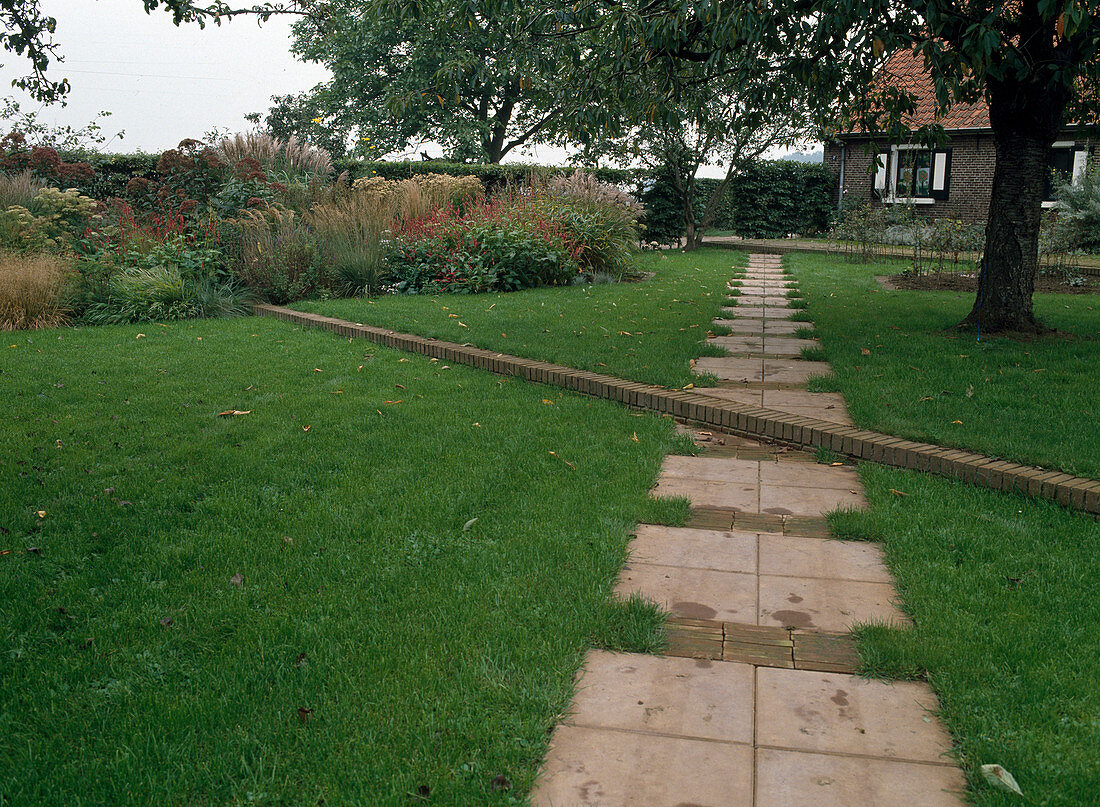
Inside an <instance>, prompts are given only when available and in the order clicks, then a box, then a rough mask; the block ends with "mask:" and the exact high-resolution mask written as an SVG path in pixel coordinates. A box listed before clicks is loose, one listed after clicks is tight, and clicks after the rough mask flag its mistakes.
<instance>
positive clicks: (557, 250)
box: [385, 201, 578, 294]
mask: <svg viewBox="0 0 1100 807" xmlns="http://www.w3.org/2000/svg"><path fill="white" fill-rule="evenodd" d="M395 230H396V233H395V235H396V237H395V238H394V240H393V241H392V242H391V243H390V246H389V249H388V251H387V253H386V258H385V269H386V274H387V278H388V280H389V284H390V287H391V289H392V290H393V291H396V292H398V293H403V294H418V293H421V292H454V293H480V292H487V291H515V290H517V289H523V288H531V287H534V286H546V285H559V284H564V283H568V282H569V281H570V280H571V279H572V278H573V277H576V275H577V272H578V265H577V262H576V259H575V257H574V254H572V252H571V250H570V245H569V244H568V243H567V241H566V239H565V238H564V237H563V234H562V233H561V232H560V228H559V226H558V224H557V222H555V221H553V220H552V219H549V218H546V217H544V216H543V214H542V213H541V212H540V211H537V210H536V209H534V208H526V209H521V208H515V207H512V206H509V205H508V204H507V203H505V202H503V201H498V202H496V203H494V204H487V205H483V206H481V207H479V208H477V209H475V210H473V211H470V212H468V213H466V214H465V215H463V216H462V217H458V216H456V214H455V213H454V212H453V211H452V210H443V209H440V210H437V211H436V212H435V213H434V214H433V215H432V216H431V217H429V218H427V219H420V220H413V221H407V222H401V223H398V224H397V225H395ZM574 251H575V250H574Z"/></svg>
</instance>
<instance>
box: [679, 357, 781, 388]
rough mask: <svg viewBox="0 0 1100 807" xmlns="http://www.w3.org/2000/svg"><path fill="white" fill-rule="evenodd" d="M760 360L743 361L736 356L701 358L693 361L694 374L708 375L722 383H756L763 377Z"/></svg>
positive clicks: (762, 364) (762, 365)
mask: <svg viewBox="0 0 1100 807" xmlns="http://www.w3.org/2000/svg"><path fill="white" fill-rule="evenodd" d="M763 367H764V362H763V361H762V360H761V359H744V358H739V357H736V356H729V357H726V356H721V357H718V356H703V357H702V358H698V359H696V360H695V372H697V373H710V374H711V375H713V376H716V377H717V378H718V379H720V380H722V381H748V382H758V381H761V380H762V379H763V377H764V370H763Z"/></svg>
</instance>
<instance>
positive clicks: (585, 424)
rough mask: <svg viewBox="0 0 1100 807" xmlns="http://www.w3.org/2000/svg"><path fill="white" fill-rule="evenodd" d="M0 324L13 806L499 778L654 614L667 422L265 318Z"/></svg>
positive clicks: (379, 799) (0, 794) (262, 799)
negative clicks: (618, 601)
mask: <svg viewBox="0 0 1100 807" xmlns="http://www.w3.org/2000/svg"><path fill="white" fill-rule="evenodd" d="M570 293H572V294H575V295H578V296H580V295H584V294H585V292H584V291H583V290H576V291H574V292H570V291H563V292H562V297H563V298H564V297H565V296H566V295H568V294H570ZM448 302H449V301H448ZM462 302H463V303H466V304H468V305H469V304H473V302H474V301H473V300H464V301H462ZM625 344H626V343H624V345H625ZM9 345H13V347H9ZM3 349H4V353H3V362H2V364H0V398H2V399H3V400H4V401H5V405H6V407H7V410H6V411H7V417H6V418H5V419H4V423H3V425H2V426H0V475H2V483H0V512H3V513H4V514H5V518H4V521H3V525H2V530H0V551H3V552H4V554H2V555H0V635H2V636H3V639H4V649H3V653H4V657H3V658H4V661H3V663H2V664H0V736H2V737H3V738H4V741H3V743H0V802H2V803H4V804H13V805H15V804H36V805H37V804H58V805H62V804H63V805H78V804H125V803H144V804H229V803H231V804H243V803H250V804H251V803H255V804H306V803H309V804H319V803H325V804H372V805H375V804H377V805H383V804H392V805H405V804H408V803H410V802H411V801H415V800H417V794H421V795H423V794H430V803H431V804H441V805H470V804H506V803H512V802H513V801H518V800H522V797H523V795H524V794H525V793H526V791H527V789H528V788H529V787H530V785H531V783H532V780H533V777H534V775H535V773H536V771H537V766H538V764H539V762H540V760H541V758H542V756H543V753H544V750H545V745H546V741H547V731H548V729H549V728H550V727H551V726H552V725H553V724H554V722H555V719H556V717H557V716H558V715H559V713H560V712H561V710H562V709H563V708H564V707H565V705H566V704H567V702H568V700H569V698H570V696H571V692H572V676H573V674H574V672H575V670H576V669H577V668H578V666H579V663H580V661H581V658H582V656H583V653H584V652H585V650H586V648H587V647H588V646H590V645H591V644H592V643H593V642H596V643H602V644H604V645H608V646H625V647H635V648H639V649H640V648H644V647H647V646H650V647H651V646H652V645H653V643H654V641H655V637H656V636H657V635H658V633H657V630H656V625H657V622H658V620H657V616H656V614H655V612H654V611H653V610H652V609H649V608H645V607H640V606H637V605H635V607H627V608H613V607H611V606H609V605H608V602H607V598H608V594H609V592H610V590H611V585H612V582H613V579H614V577H615V575H616V573H617V572H618V570H619V567H620V564H621V562H622V560H623V557H624V548H625V545H626V542H627V540H628V536H629V533H630V531H631V529H632V528H633V525H634V524H635V522H636V521H638V520H639V519H646V518H648V519H654V518H656V519H669V520H672V521H675V519H676V518H682V517H683V514H684V506H683V503H672V504H664V505H658V504H656V503H654V502H652V501H650V500H649V499H648V498H647V490H648V489H649V487H650V485H651V484H652V482H653V481H654V479H655V476H656V474H657V471H658V469H659V466H660V462H661V458H662V456H663V454H664V453H665V452H666V451H667V450H669V449H670V447H673V446H675V445H677V442H678V441H677V438H676V437H675V436H674V434H673V429H672V424H671V423H670V422H669V421H668V420H665V419H660V418H657V417H654V416H642V415H637V414H632V413H630V412H628V411H626V410H625V409H623V408H621V407H617V406H614V405H611V404H609V403H606V402H602V401H598V400H588V399H584V398H581V397H579V396H574V395H570V394H564V393H561V392H559V391H557V390H554V389H550V388H546V387H540V386H537V385H531V384H527V383H525V382H522V381H518V380H505V379H501V378H497V377H494V376H492V375H490V374H488V373H484V372H478V371H474V370H470V369H466V368H462V367H445V366H443V365H442V363H440V362H432V361H429V360H428V359H425V358H421V357H416V356H405V355H401V354H399V353H396V352H392V351H388V350H385V349H382V348H375V347H372V346H370V345H369V344H366V343H364V342H359V341H356V342H351V341H348V340H341V339H338V338H334V337H333V336H332V335H331V334H327V333H321V332H314V331H303V330H300V329H297V328H292V327H289V326H288V325H286V324H285V323H282V322H277V321H274V320H257V319H248V320H233V321H226V320H223V321H200V322H192V323H177V324H172V325H169V326H158V325H155V324H145V325H142V326H133V327H132V326H126V327H103V328H85V329H72V330H70V329H65V330H56V331H38V332H32V333H25V332H24V333H16V334H10V333H9V334H7V335H5V336H4V341H3ZM234 409H236V410H244V411H250V412H251V413H250V414H247V415H238V416H228V417H218V413H219V412H222V411H225V410H234ZM473 519H477V520H476V521H474V520H473ZM497 776H504V777H506V778H507V779H508V781H509V782H510V783H511V787H510V788H509V789H507V790H494V789H493V787H492V782H493V779H494V777H497ZM410 794H411V795H410Z"/></svg>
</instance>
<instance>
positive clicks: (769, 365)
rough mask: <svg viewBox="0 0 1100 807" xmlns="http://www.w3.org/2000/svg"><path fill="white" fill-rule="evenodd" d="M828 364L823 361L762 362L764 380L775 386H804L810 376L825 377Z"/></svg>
mask: <svg viewBox="0 0 1100 807" xmlns="http://www.w3.org/2000/svg"><path fill="white" fill-rule="evenodd" d="M828 372H829V363H828V362H824V361H801V360H798V359H794V360H787V361H783V360H780V359H765V360H764V380H765V381H770V382H773V383H776V384H804V383H805V382H806V379H808V378H809V377H810V376H812V375H825V374H826V373H828Z"/></svg>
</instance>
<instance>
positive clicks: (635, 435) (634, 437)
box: [630, 432, 639, 443]
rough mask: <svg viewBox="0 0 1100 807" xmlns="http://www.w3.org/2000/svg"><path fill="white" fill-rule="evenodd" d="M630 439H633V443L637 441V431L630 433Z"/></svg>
mask: <svg viewBox="0 0 1100 807" xmlns="http://www.w3.org/2000/svg"><path fill="white" fill-rule="evenodd" d="M630 439H631V440H633V441H634V442H635V443H637V442H639V441H638V432H634V434H632V435H630Z"/></svg>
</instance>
